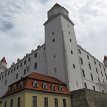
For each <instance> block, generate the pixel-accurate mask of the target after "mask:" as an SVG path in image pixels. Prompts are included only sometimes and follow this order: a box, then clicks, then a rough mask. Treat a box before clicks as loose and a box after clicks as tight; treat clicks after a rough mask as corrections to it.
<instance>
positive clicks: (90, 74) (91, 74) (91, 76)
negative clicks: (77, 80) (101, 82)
mask: <svg viewBox="0 0 107 107" xmlns="http://www.w3.org/2000/svg"><path fill="white" fill-rule="evenodd" d="M90 75H91V80H92V81H93V75H92V73H91V74H90Z"/></svg>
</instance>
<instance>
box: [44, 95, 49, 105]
mask: <svg viewBox="0 0 107 107" xmlns="http://www.w3.org/2000/svg"><path fill="white" fill-rule="evenodd" d="M44 107H48V97H44Z"/></svg>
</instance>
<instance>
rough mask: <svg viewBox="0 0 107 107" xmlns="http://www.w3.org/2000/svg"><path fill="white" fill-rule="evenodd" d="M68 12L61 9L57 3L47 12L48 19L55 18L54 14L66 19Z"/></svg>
mask: <svg viewBox="0 0 107 107" xmlns="http://www.w3.org/2000/svg"><path fill="white" fill-rule="evenodd" d="M68 13H69V12H68V11H67V10H66V9H65V8H64V7H62V6H61V5H59V4H58V3H56V4H55V5H54V6H53V7H52V8H51V9H50V10H49V11H48V19H50V18H52V17H53V16H55V15H56V14H62V15H64V16H67V17H68Z"/></svg>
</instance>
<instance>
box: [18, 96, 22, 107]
mask: <svg viewBox="0 0 107 107" xmlns="http://www.w3.org/2000/svg"><path fill="white" fill-rule="evenodd" d="M20 104H21V103H20V97H18V102H17V107H20Z"/></svg>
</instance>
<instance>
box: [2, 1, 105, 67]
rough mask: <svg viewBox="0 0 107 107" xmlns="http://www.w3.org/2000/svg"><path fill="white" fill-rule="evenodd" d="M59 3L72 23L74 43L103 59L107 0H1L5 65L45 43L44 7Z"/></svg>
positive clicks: (45, 18) (47, 8) (46, 8)
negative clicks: (67, 13) (74, 36)
mask: <svg viewBox="0 0 107 107" xmlns="http://www.w3.org/2000/svg"><path fill="white" fill-rule="evenodd" d="M55 3H59V4H60V5H62V6H63V7H65V8H66V9H67V10H68V11H69V17H70V19H71V20H72V21H73V22H74V24H75V26H74V27H75V34H76V39H77V43H78V44H79V45H81V46H82V47H83V48H84V49H86V50H87V51H88V52H90V53H91V54H92V55H93V56H95V57H96V58H97V59H98V60H100V61H101V62H103V57H104V55H107V45H106V43H107V0H0V59H2V57H4V56H5V57H6V60H7V62H8V67H9V66H10V65H11V64H12V63H13V62H16V61H17V59H18V58H20V59H22V58H23V57H24V56H25V55H26V53H30V52H31V50H32V49H36V48H37V46H38V45H42V44H44V41H45V38H44V37H45V35H44V25H43V24H44V23H45V22H46V20H47V11H48V10H49V9H50V8H51V7H52V6H53V5H54V4H55Z"/></svg>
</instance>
